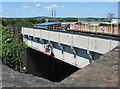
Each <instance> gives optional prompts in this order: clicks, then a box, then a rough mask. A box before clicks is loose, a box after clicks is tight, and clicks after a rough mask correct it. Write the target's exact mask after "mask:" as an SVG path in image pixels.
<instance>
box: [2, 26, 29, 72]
mask: <svg viewBox="0 0 120 89" xmlns="http://www.w3.org/2000/svg"><path fill="white" fill-rule="evenodd" d="M7 29H8V28H7V27H2V31H0V32H1V33H2V63H3V64H5V65H7V66H9V67H11V68H12V69H14V70H16V71H20V67H21V60H20V51H21V48H22V47H24V48H27V45H25V44H24V43H23V42H20V43H19V42H18V41H17V40H16V38H15V36H14V35H13V34H9V32H8V31H7Z"/></svg>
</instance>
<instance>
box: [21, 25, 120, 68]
mask: <svg viewBox="0 0 120 89" xmlns="http://www.w3.org/2000/svg"><path fill="white" fill-rule="evenodd" d="M78 27H79V26H78ZM72 28H73V26H72ZM80 28H82V27H80ZM88 28H89V27H88ZM83 29H84V28H83ZM85 29H87V27H85ZM85 29H84V30H85ZM90 29H91V28H90ZM84 30H81V31H80V30H77V31H75V30H74V31H73V30H69V31H62V30H48V29H40V28H27V27H22V35H23V41H24V42H25V43H26V44H27V45H28V46H29V47H31V48H33V49H35V50H37V51H40V52H43V53H45V54H46V55H48V56H53V57H55V58H57V59H58V60H61V61H64V62H67V63H69V64H71V65H73V66H76V67H79V68H83V67H85V66H86V65H88V64H90V63H91V62H94V61H95V60H97V59H99V58H100V56H101V55H103V54H105V53H107V52H109V51H110V50H112V49H113V48H115V47H116V46H118V43H119V41H120V39H119V34H107V33H105V34H103V33H98V32H90V31H89V32H86V31H84ZM93 30H95V28H93ZM106 32H107V31H106ZM114 32H116V31H114Z"/></svg>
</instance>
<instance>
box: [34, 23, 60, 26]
mask: <svg viewBox="0 0 120 89" xmlns="http://www.w3.org/2000/svg"><path fill="white" fill-rule="evenodd" d="M35 25H40V26H48V25H61V23H39V24H35Z"/></svg>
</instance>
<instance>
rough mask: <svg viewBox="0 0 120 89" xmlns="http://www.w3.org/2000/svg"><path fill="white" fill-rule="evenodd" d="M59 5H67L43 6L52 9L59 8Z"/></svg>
mask: <svg viewBox="0 0 120 89" xmlns="http://www.w3.org/2000/svg"><path fill="white" fill-rule="evenodd" d="M58 7H62V8H63V7H65V6H58V5H51V6H44V7H43V8H46V9H48V10H51V9H53V8H58Z"/></svg>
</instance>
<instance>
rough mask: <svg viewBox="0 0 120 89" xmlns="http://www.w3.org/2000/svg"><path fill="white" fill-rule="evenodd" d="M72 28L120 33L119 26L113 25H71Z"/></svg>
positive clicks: (113, 33)
mask: <svg viewBox="0 0 120 89" xmlns="http://www.w3.org/2000/svg"><path fill="white" fill-rule="evenodd" d="M70 28H71V29H74V30H80V31H87V32H95V33H104V34H112V35H120V31H119V30H120V29H119V27H113V26H112V25H111V26H91V25H75V24H72V25H70Z"/></svg>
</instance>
